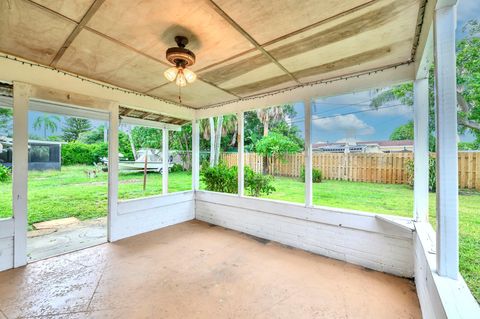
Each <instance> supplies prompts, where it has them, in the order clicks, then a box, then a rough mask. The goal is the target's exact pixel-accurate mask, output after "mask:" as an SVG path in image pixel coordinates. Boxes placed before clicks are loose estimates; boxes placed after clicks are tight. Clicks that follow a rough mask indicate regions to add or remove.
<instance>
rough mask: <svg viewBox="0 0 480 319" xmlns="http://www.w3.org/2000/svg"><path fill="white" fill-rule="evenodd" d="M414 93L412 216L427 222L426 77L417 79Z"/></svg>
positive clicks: (427, 134)
mask: <svg viewBox="0 0 480 319" xmlns="http://www.w3.org/2000/svg"><path fill="white" fill-rule="evenodd" d="M413 89H414V93H413V98H414V116H413V119H414V130H415V131H414V161H415V162H414V180H413V182H414V184H413V197H414V218H415V220H416V221H417V222H428V175H429V172H428V166H429V165H428V157H429V152H428V136H429V131H428V113H429V110H428V108H429V105H428V79H418V80H416V81H415V82H414V85H413Z"/></svg>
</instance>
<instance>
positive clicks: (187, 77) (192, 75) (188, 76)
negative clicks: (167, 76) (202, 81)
mask: <svg viewBox="0 0 480 319" xmlns="http://www.w3.org/2000/svg"><path fill="white" fill-rule="evenodd" d="M183 75H184V76H185V80H187V82H188V83H193V82H194V81H195V80H196V78H197V75H196V74H195V73H194V72H193V71H192V70H189V69H183Z"/></svg>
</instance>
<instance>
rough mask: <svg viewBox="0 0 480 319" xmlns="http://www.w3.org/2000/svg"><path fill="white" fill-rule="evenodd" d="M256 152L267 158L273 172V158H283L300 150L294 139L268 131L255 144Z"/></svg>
mask: <svg viewBox="0 0 480 319" xmlns="http://www.w3.org/2000/svg"><path fill="white" fill-rule="evenodd" d="M255 149H256V151H257V153H259V154H261V155H263V156H264V157H266V158H267V159H268V161H269V162H270V163H269V166H270V167H271V173H275V172H274V167H273V161H274V159H275V158H279V159H280V160H283V159H284V158H285V155H286V154H289V153H290V154H291V153H296V152H298V151H300V150H301V148H300V147H299V146H298V144H297V143H296V142H295V141H292V140H291V139H290V138H289V137H287V136H284V135H282V134H279V133H274V132H270V133H269V134H268V135H267V136H264V137H263V138H262V139H261V140H260V141H258V143H257V144H256V145H255ZM264 173H265V172H264Z"/></svg>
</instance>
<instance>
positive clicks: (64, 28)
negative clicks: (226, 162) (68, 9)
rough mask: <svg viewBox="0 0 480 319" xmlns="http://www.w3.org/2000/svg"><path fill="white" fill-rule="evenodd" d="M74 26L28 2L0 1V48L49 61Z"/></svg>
mask: <svg viewBox="0 0 480 319" xmlns="http://www.w3.org/2000/svg"><path fill="white" fill-rule="evenodd" d="M74 28H75V23H73V22H71V21H68V20H67V19H65V18H62V17H59V16H56V15H55V14H54V13H51V12H49V11H46V10H44V9H42V8H40V7H38V6H36V5H35V4H32V3H29V2H27V1H23V0H16V1H14V0H11V1H0V51H3V52H6V53H10V54H14V55H16V56H19V57H22V58H26V59H30V60H33V61H37V62H39V63H43V64H49V63H50V62H51V61H52V59H53V57H54V56H55V54H56V53H57V51H58V50H59V49H60V48H61V47H62V45H63V43H64V42H65V39H67V37H68V36H69V35H70V33H71V32H72V30H73V29H74Z"/></svg>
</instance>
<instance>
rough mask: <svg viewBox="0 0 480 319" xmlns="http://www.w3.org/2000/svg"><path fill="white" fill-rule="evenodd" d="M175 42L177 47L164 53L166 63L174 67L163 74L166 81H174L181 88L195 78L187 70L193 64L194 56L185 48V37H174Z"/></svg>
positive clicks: (186, 42) (192, 73)
mask: <svg viewBox="0 0 480 319" xmlns="http://www.w3.org/2000/svg"><path fill="white" fill-rule="evenodd" d="M175 42H176V43H177V45H178V47H173V48H169V49H167V52H166V58H167V60H168V62H170V63H172V64H173V65H175V66H174V67H171V68H169V69H167V70H166V71H165V72H164V73H163V74H164V76H165V78H166V79H167V80H168V81H170V82H173V81H175V84H176V85H178V86H180V87H182V86H186V85H187V83H193V82H194V81H195V79H196V78H197V75H196V74H195V73H194V72H193V71H192V70H189V69H187V67H189V66H192V65H193V64H195V54H194V53H193V52H192V51H190V50H188V49H186V48H185V46H186V45H187V44H188V39H187V38H186V37H182V36H176V37H175Z"/></svg>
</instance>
